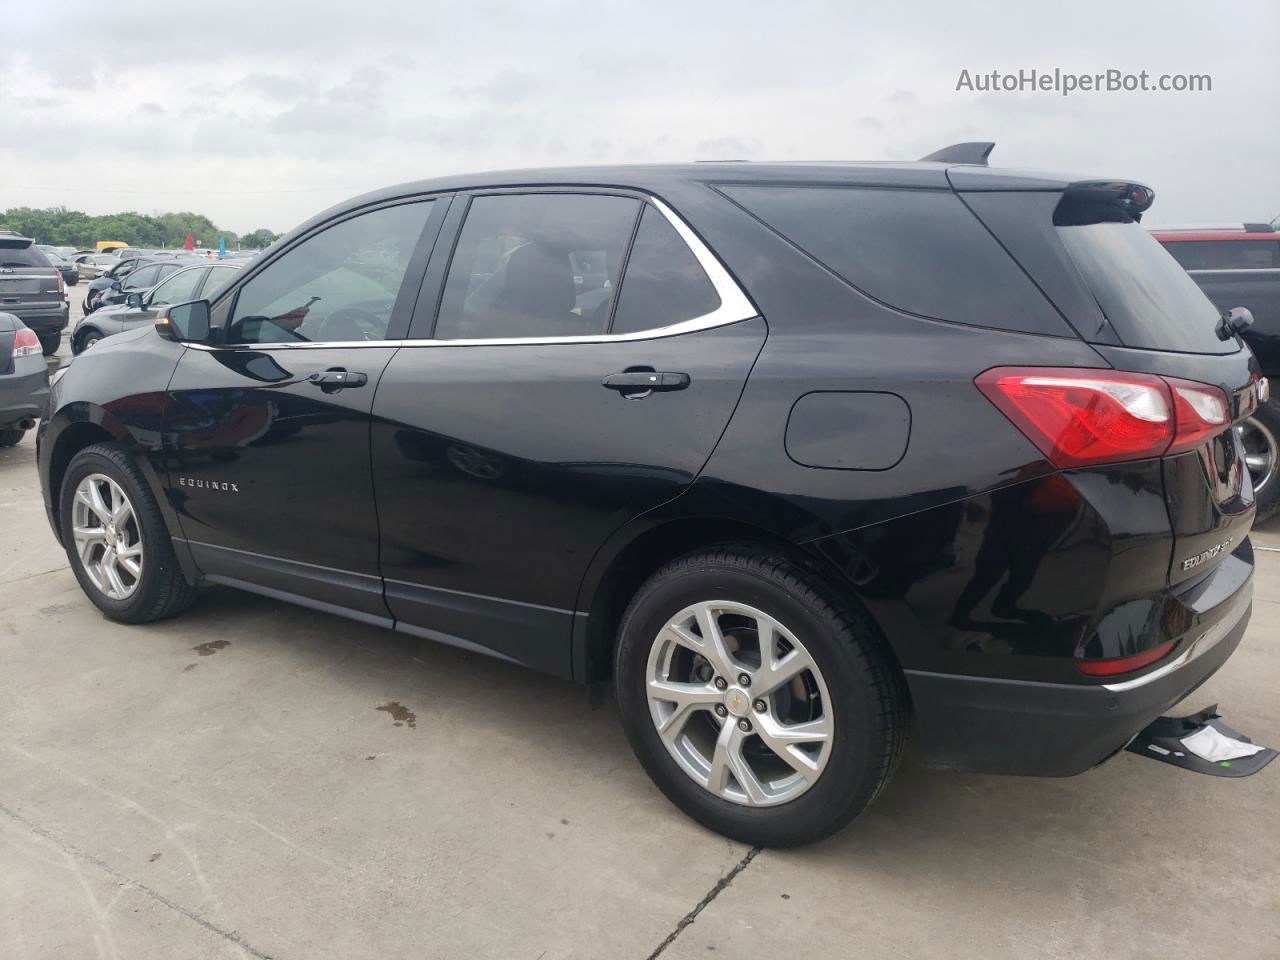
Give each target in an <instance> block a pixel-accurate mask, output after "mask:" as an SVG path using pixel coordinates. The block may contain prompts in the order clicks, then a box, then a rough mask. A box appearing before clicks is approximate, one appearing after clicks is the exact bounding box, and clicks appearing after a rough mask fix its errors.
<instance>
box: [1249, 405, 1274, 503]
mask: <svg viewBox="0 0 1280 960" xmlns="http://www.w3.org/2000/svg"><path fill="white" fill-rule="evenodd" d="M1252 419H1254V420H1256V421H1257V422H1258V426H1259V427H1261V428H1262V431H1261V435H1260V436H1257V437H1255V438H1254V439H1255V441H1256V440H1259V439H1265V441H1267V442H1269V443H1270V444H1271V445H1272V462H1271V470H1270V474H1269V475H1268V476H1267V477H1266V479H1265V482H1263V484H1262V489H1261V490H1258V517H1257V521H1256V522H1258V523H1261V522H1262V521H1264V520H1270V519H1271V518H1272V517H1274V516H1276V515H1277V514H1280V451H1278V450H1277V449H1276V447H1277V445H1280V400H1272V401H1270V402H1268V403H1266V404H1264V405H1263V406H1261V407H1259V408H1258V409H1257V411H1255V412H1254V415H1253V418H1252ZM1268 434H1269V436H1268ZM1255 486H1256V483H1255Z"/></svg>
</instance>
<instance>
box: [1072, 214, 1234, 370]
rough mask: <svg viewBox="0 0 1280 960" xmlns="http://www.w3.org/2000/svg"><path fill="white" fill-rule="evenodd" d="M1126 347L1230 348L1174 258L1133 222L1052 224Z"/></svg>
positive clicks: (1221, 350)
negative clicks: (1074, 224)
mask: <svg viewBox="0 0 1280 960" xmlns="http://www.w3.org/2000/svg"><path fill="white" fill-rule="evenodd" d="M1055 229H1056V230H1057V231H1058V236H1059V237H1060V238H1061V240H1062V244H1063V246H1064V247H1066V249H1067V252H1068V253H1069V254H1070V255H1071V259H1072V261H1073V262H1074V263H1075V265H1076V269H1077V270H1079V272H1080V276H1081V277H1082V278H1083V279H1084V282H1085V284H1086V285H1087V286H1088V287H1089V290H1090V291H1091V292H1092V293H1093V297H1094V299H1095V300H1097V301H1098V306H1099V307H1100V308H1101V309H1102V312H1103V313H1104V314H1105V315H1106V317H1107V320H1109V321H1110V323H1111V327H1112V329H1114V330H1115V333H1116V336H1118V337H1119V338H1120V342H1121V343H1123V344H1124V345H1125V346H1126V347H1137V348H1139V349H1146V350H1172V351H1175V352H1179V353H1234V352H1235V351H1236V349H1237V346H1236V343H1235V341H1234V340H1227V341H1223V340H1219V339H1218V333H1217V328H1218V319H1219V315H1218V310H1217V308H1215V307H1214V305H1213V304H1212V303H1210V302H1209V299H1208V298H1207V297H1206V296H1205V295H1204V294H1203V293H1202V292H1201V291H1200V288H1199V287H1198V286H1197V285H1196V282H1195V281H1194V280H1193V279H1191V277H1190V276H1189V275H1188V274H1187V271H1186V270H1184V269H1183V268H1182V267H1181V266H1179V265H1178V261H1176V260H1174V259H1173V257H1171V256H1170V255H1169V254H1168V253H1167V252H1165V250H1164V248H1163V247H1161V246H1160V244H1159V243H1158V242H1157V241H1156V239H1155V238H1154V237H1152V236H1151V234H1149V233H1148V232H1147V231H1146V230H1145V229H1144V228H1143V227H1142V226H1140V225H1139V224H1137V223H1134V222H1133V221H1129V222H1116V221H1110V222H1102V223H1088V224H1083V225H1076V226H1058V227H1056V228H1055Z"/></svg>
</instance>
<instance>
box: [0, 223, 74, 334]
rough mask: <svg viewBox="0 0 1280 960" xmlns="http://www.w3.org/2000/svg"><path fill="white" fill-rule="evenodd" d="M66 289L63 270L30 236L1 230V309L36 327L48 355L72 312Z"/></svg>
mask: <svg viewBox="0 0 1280 960" xmlns="http://www.w3.org/2000/svg"><path fill="white" fill-rule="evenodd" d="M66 291H67V287H66V283H65V281H64V280H63V279H62V273H61V272H60V271H59V270H58V268H57V267H55V266H54V265H53V264H52V263H50V262H49V258H48V257H47V256H45V254H44V251H42V250H40V249H38V248H37V247H36V246H35V244H34V243H33V242H32V241H31V238H29V237H23V236H21V235H19V234H17V233H14V232H13V231H12V230H4V231H0V310H3V311H5V312H6V313H11V314H13V315H15V316H16V317H18V319H20V320H21V321H22V322H23V323H24V324H26V325H27V326H28V327H29V328H30V329H31V330H33V331H35V334H36V336H37V337H39V338H40V345H41V347H42V348H43V350H44V353H45V355H46V356H52V355H53V354H54V353H56V352H57V350H58V344H59V343H61V341H62V331H63V330H64V329H65V328H66V326H67V319H68V318H69V317H70V315H71V308H70V305H69V304H68V303H67V292H66Z"/></svg>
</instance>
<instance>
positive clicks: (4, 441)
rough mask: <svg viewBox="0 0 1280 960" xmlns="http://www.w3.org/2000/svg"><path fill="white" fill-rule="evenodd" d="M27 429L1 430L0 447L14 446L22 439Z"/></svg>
mask: <svg viewBox="0 0 1280 960" xmlns="http://www.w3.org/2000/svg"><path fill="white" fill-rule="evenodd" d="M26 432H27V431H25V430H0V447H12V446H14V445H16V444H17V443H19V442H20V441H21V440H22V435H23V434H24V433H26Z"/></svg>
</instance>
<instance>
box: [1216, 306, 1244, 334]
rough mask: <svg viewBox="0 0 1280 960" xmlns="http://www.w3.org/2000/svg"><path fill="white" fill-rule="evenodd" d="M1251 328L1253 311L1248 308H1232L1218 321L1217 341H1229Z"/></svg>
mask: <svg viewBox="0 0 1280 960" xmlns="http://www.w3.org/2000/svg"><path fill="white" fill-rule="evenodd" d="M1251 326H1253V311H1252V310H1250V309H1249V308H1248V307H1232V308H1231V309H1230V310H1228V311H1227V315H1226V316H1225V317H1223V318H1222V319H1221V320H1219V321H1218V339H1219V340H1230V339H1231V338H1232V337H1234V336H1238V335H1239V334H1242V333H1244V332H1245V331H1246V330H1248V329H1249V328H1250V327H1251Z"/></svg>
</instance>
